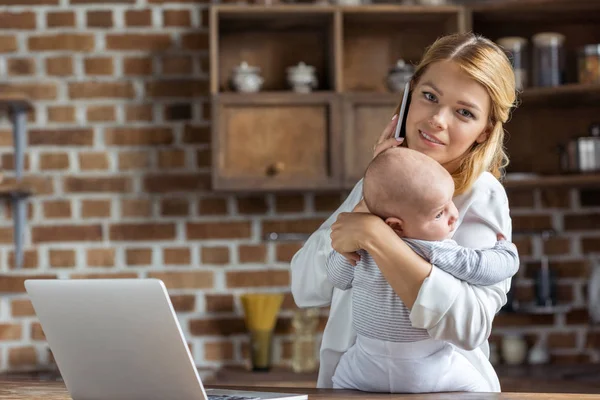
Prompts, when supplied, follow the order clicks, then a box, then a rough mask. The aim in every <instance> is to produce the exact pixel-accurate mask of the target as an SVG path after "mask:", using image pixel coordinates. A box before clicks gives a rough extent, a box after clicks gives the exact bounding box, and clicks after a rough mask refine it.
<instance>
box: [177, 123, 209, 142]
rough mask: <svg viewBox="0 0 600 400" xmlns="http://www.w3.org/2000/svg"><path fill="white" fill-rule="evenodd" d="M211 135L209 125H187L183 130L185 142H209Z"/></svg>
mask: <svg viewBox="0 0 600 400" xmlns="http://www.w3.org/2000/svg"><path fill="white" fill-rule="evenodd" d="M210 136H211V132H210V127H209V126H194V125H186V127H185V130H184V132H183V143H193V144H209V143H210V141H211V140H210Z"/></svg>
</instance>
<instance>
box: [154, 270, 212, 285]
mask: <svg viewBox="0 0 600 400" xmlns="http://www.w3.org/2000/svg"><path fill="white" fill-rule="evenodd" d="M148 278H156V279H161V280H162V281H163V282H164V283H165V286H166V287H167V289H212V287H213V281H214V277H213V273H212V272H211V271H186V272H174V271H172V272H150V273H148Z"/></svg>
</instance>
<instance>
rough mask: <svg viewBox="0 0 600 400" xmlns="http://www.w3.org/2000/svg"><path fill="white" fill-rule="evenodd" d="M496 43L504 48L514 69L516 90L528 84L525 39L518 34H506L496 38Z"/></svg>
mask: <svg viewBox="0 0 600 400" xmlns="http://www.w3.org/2000/svg"><path fill="white" fill-rule="evenodd" d="M497 43H498V45H499V46H500V47H502V48H503V49H504V51H505V52H506V55H507V56H508V58H509V59H510V62H511V64H512V66H513V70H514V71H515V85H516V87H517V90H523V88H526V87H527V86H528V80H527V71H528V70H529V62H528V55H527V53H528V52H527V39H525V38H523V37H518V36H506V37H502V38H500V39H498V41H497Z"/></svg>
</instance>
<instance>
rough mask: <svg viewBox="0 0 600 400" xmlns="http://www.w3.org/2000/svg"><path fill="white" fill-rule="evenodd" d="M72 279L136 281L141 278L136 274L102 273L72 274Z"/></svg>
mask: <svg viewBox="0 0 600 400" xmlns="http://www.w3.org/2000/svg"><path fill="white" fill-rule="evenodd" d="M70 277H71V279H135V278H139V276H138V275H137V274H136V273H135V272H102V273H96V272H95V273H84V274H71V276H70Z"/></svg>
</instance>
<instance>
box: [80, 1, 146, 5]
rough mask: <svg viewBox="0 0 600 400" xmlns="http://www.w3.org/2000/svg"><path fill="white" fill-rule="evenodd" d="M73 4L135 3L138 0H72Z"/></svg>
mask: <svg viewBox="0 0 600 400" xmlns="http://www.w3.org/2000/svg"><path fill="white" fill-rule="evenodd" d="M70 1H71V4H103V5H106V4H135V2H136V0H70Z"/></svg>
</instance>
